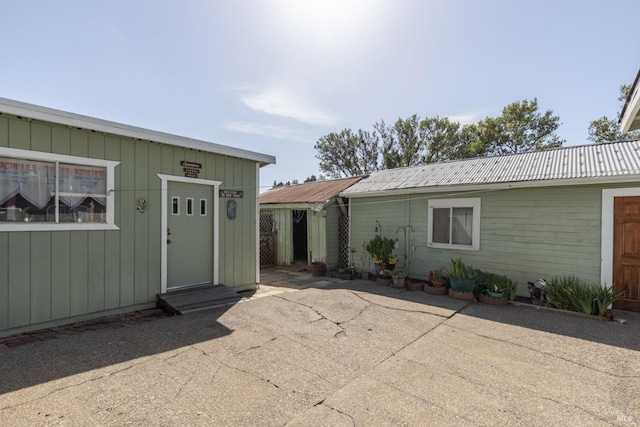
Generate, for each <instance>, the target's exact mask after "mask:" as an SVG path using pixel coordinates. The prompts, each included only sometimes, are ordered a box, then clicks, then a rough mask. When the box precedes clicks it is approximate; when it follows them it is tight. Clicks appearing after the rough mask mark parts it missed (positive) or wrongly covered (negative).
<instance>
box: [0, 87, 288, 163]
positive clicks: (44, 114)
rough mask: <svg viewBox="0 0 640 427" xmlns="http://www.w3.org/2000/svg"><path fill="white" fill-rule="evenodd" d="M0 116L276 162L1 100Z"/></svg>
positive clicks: (258, 155) (240, 151)
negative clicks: (11, 116) (10, 115)
mask: <svg viewBox="0 0 640 427" xmlns="http://www.w3.org/2000/svg"><path fill="white" fill-rule="evenodd" d="M0 113H6V114H13V115H15V116H20V117H28V118H30V119H36V120H42V121H46V122H51V123H59V124H63V125H67V126H72V127H79V128H82V129H88V130H93V131H98V132H105V133H111V134H115V135H120V136H126V137H130V138H137V139H142V140H147V141H155V142H161V143H163V144H168V145H175V146H178V147H184V148H191V149H193V150H200V151H205V152H209V153H216V154H222V155H225V156H230V157H238V158H240V159H247V160H254V161H256V162H258V163H260V165H261V166H264V165H268V164H272V163H275V162H276V158H275V157H274V156H270V155H268V154H261V153H256V152H253V151H248V150H243V149H240V148H235V147H229V146H226V145H221V144H215V143H213V142H208V141H202V140H198V139H192V138H187V137H184V136H178V135H172V134H169V133H164V132H158V131H154V130H149V129H143V128H139V127H135V126H130V125H125V124H122V123H116V122H110V121H108V120H102V119H97V118H95V117H89V116H83V115H80V114H75V113H69V112H67V111H61V110H55V109H53V108H47V107H41V106H39V105H33V104H27V103H25V102H20V101H14V100H13V99H7V98H0Z"/></svg>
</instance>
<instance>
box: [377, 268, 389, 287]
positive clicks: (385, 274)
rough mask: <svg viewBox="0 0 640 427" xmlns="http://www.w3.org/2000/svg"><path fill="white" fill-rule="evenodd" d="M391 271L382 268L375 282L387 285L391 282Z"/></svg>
mask: <svg viewBox="0 0 640 427" xmlns="http://www.w3.org/2000/svg"><path fill="white" fill-rule="evenodd" d="M391 280H392V273H391V270H382V271H380V274H378V279H377V282H378V284H379V285H389V284H391Z"/></svg>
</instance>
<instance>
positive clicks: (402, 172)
mask: <svg viewBox="0 0 640 427" xmlns="http://www.w3.org/2000/svg"><path fill="white" fill-rule="evenodd" d="M639 174H640V141H622V142H611V143H603V144H591V145H581V146H575V147H565V148H558V149H554V150H544V151H534V152H530V153H523V154H511V155H505V156H497V157H482V158H474V159H466V160H457V161H450V162H440V163H431V164H428V165H425V166H416V167H410V168H399V169H388V170H382V171H376V172H372V173H371V174H370V175H369V176H368V177H367V178H366V179H363V180H362V181H360V182H358V183H356V184H354V185H353V186H351V187H349V188H348V189H346V190H345V191H343V192H342V194H343V195H345V196H350V195H355V194H364V193H369V192H376V193H379V192H384V191H394V190H406V189H413V188H415V189H418V188H427V189H428V188H430V187H452V186H453V187H455V186H478V187H482V186H483V185H489V184H500V183H515V182H532V183H533V182H536V181H550V180H553V181H558V180H576V179H577V180H579V179H587V178H592V179H593V178H604V177H629V176H633V175H639ZM639 180H640V177H639Z"/></svg>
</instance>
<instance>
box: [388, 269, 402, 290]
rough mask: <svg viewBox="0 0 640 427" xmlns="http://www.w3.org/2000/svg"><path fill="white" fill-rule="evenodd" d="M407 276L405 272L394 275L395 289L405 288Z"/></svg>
mask: <svg viewBox="0 0 640 427" xmlns="http://www.w3.org/2000/svg"><path fill="white" fill-rule="evenodd" d="M385 271H386V270H385ZM406 277H407V275H406V274H404V272H402V271H400V272H397V273H395V274H393V275H392V278H393V284H392V286H393V287H394V288H404V279H406Z"/></svg>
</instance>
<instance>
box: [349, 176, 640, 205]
mask: <svg viewBox="0 0 640 427" xmlns="http://www.w3.org/2000/svg"><path fill="white" fill-rule="evenodd" d="M624 183H640V175H637V174H634V175H625V176H613V177H599V178H577V179H563V180H560V179H554V180H545V181H522V182H506V183H495V184H480V185H457V186H454V185H450V186H440V187H417V188H403V189H398V190H379V191H370V192H360V193H340V196H341V197H347V198H353V199H357V198H364V197H382V196H397V195H406V194H421V193H451V192H456V193H458V192H461V191H483V190H490V191H495V190H509V189H515V188H540V187H563V186H574V185H594V184H595V185H597V184H601V185H605V184H607V185H608V184H624Z"/></svg>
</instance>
